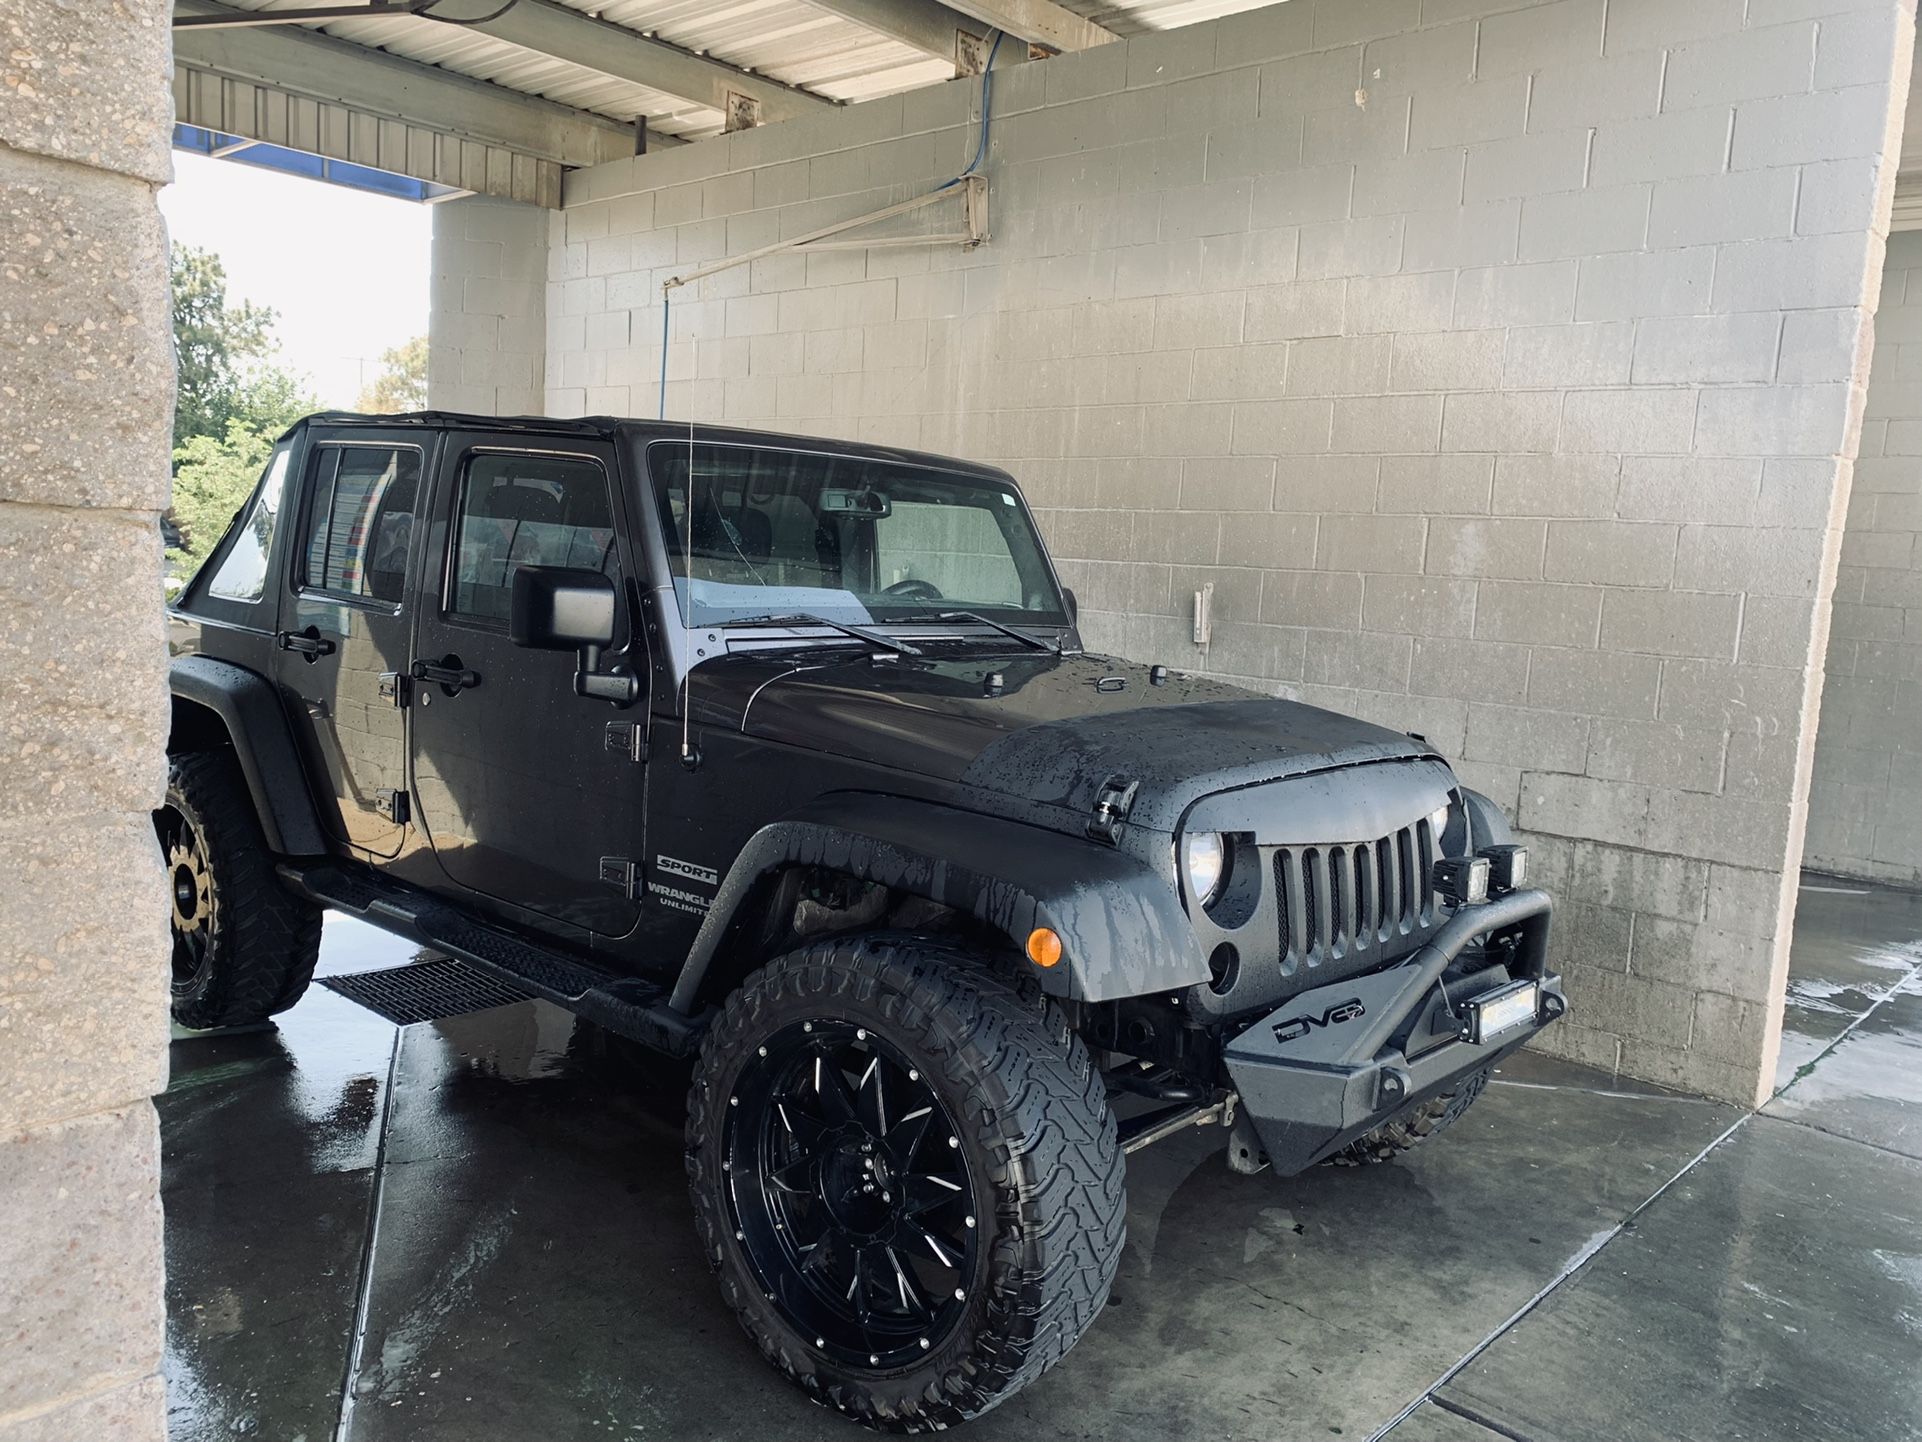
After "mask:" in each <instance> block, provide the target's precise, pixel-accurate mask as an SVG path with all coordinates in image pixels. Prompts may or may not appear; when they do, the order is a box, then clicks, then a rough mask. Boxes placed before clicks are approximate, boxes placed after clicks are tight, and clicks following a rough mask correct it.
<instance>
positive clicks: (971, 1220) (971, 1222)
mask: <svg viewBox="0 0 1922 1442" xmlns="http://www.w3.org/2000/svg"><path fill="white" fill-rule="evenodd" d="M968 1225H969V1226H970V1227H972V1226H973V1225H974V1218H973V1217H969V1218H968Z"/></svg>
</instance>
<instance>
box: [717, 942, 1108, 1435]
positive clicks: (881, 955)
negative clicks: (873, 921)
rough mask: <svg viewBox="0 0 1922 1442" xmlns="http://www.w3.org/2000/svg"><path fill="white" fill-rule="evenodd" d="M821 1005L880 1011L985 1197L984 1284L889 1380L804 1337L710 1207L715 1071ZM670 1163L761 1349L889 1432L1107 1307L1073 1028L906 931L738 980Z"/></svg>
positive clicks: (1095, 1152) (1021, 1362) (1012, 1380)
mask: <svg viewBox="0 0 1922 1442" xmlns="http://www.w3.org/2000/svg"><path fill="white" fill-rule="evenodd" d="M822 1015H830V1016H836V1017H841V1018H852V1019H855V1020H860V1021H863V1022H864V1023H865V1024H869V1025H873V1024H874V1022H875V1021H877V1020H879V1021H880V1022H881V1023H882V1025H881V1027H877V1031H879V1033H880V1034H881V1035H883V1036H886V1037H887V1038H888V1039H889V1040H890V1041H891V1042H892V1043H894V1044H896V1045H903V1044H905V1046H906V1047H908V1048H912V1049H913V1050H914V1051H915V1052H918V1053H920V1056H921V1059H922V1061H923V1065H924V1067H925V1068H926V1070H927V1072H928V1074H929V1075H930V1076H940V1077H941V1078H943V1079H944V1081H945V1083H946V1085H945V1086H943V1087H941V1088H939V1090H940V1091H941V1093H942V1094H943V1098H944V1102H945V1103H946V1104H947V1105H948V1107H949V1109H950V1111H951V1112H952V1114H953V1115H954V1116H955V1117H956V1119H957V1121H958V1122H959V1129H960V1130H961V1132H962V1134H963V1137H964V1143H963V1144H964V1145H966V1146H968V1147H969V1156H970V1162H971V1165H972V1166H973V1167H975V1168H976V1170H977V1175H980V1174H982V1173H985V1175H986V1178H987V1181H988V1184H989V1187H990V1189H991V1190H992V1192H993V1193H994V1199H995V1200H994V1206H993V1213H994V1223H993V1226H992V1229H991V1231H990V1233H989V1234H988V1235H984V1237H983V1241H984V1243H986V1244H987V1255H986V1278H985V1286H983V1287H980V1288H978V1289H977V1295H976V1296H975V1298H974V1299H973V1300H972V1301H971V1302H970V1304H969V1309H968V1312H967V1313H966V1315H965V1316H964V1318H963V1319H962V1321H961V1322H960V1324H959V1325H958V1326H957V1328H956V1330H955V1332H954V1333H953V1334H952V1335H951V1336H950V1337H949V1339H948V1340H947V1341H946V1342H945V1343H943V1344H942V1345H941V1346H939V1347H937V1348H936V1349H935V1350H934V1351H933V1352H931V1353H930V1354H929V1356H928V1358H927V1359H926V1360H925V1361H924V1362H922V1363H921V1364H919V1365H917V1366H913V1367H909V1368H906V1369H902V1370H899V1371H896V1372H891V1373H875V1374H851V1373H849V1372H847V1371H846V1370H844V1369H841V1368H838V1367H836V1366H835V1365H834V1364H833V1363H832V1362H831V1361H830V1360H828V1359H826V1358H824V1357H822V1356H821V1355H820V1354H819V1353H817V1352H815V1351H814V1350H813V1349H812V1348H811V1347H809V1346H807V1345H805V1342H806V1339H804V1338H801V1337H799V1336H797V1335H796V1334H795V1333H794V1332H793V1330H792V1328H791V1327H790V1325H789V1324H788V1323H787V1322H786V1321H785V1320H784V1319H783V1318H782V1317H781V1316H780V1315H779V1314H778V1313H777V1312H775V1311H774V1309H773V1308H772V1307H771V1306H770V1305H768V1303H767V1302H766V1300H765V1299H764V1297H763V1295H762V1294H761V1292H760V1290H759V1288H758V1286H757V1284H756V1282H755V1280H754V1276H753V1273H752V1272H750V1271H749V1270H748V1268H747V1266H746V1263H745V1262H744V1261H743V1260H742V1259H741V1257H740V1254H739V1252H738V1251H737V1250H736V1244H735V1241H734V1233H733V1225H732V1223H731V1221H730V1220H729V1217H728V1213H727V1211H726V1204H725V1202H724V1201H723V1195H722V1194H723V1189H724V1188H723V1185H722V1179H721V1177H720V1174H719V1168H720V1150H721V1136H722V1129H721V1123H722V1121H723V1116H722V1114H723V1113H724V1112H725V1111H726V1110H727V1107H726V1098H727V1095H728V1092H729V1090H730V1088H731V1087H732V1085H733V1077H734V1076H735V1075H736V1074H737V1067H736V1066H735V1065H731V1063H735V1062H738V1061H739V1059H740V1058H741V1057H742V1056H743V1055H744V1054H751V1053H752V1052H753V1051H754V1048H755V1046H756V1045H758V1042H759V1039H760V1038H762V1037H764V1036H766V1035H768V1034H769V1033H770V1032H771V1031H773V1030H776V1029H778V1028H779V1027H781V1026H785V1025H787V1024H789V1023H791V1022H794V1021H798V1020H801V1019H804V1018H811V1017H819V1016H822ZM966 1103H972V1105H966ZM687 1170H688V1181H689V1190H690V1192H691V1194H692V1197H693V1202H694V1212H695V1218H696V1222H697V1224H698V1227H699V1230H700V1237H701V1244H702V1248H703V1251H704V1252H705V1254H706V1256H707V1259H708V1263H709V1265H710V1266H711V1267H712V1268H713V1269H714V1270H715V1271H716V1272H717V1273H718V1274H719V1276H720V1279H721V1286H722V1291H723V1293H724V1294H725V1297H726V1300H727V1302H728V1304H729V1306H731V1307H732V1308H733V1310H734V1313H735V1315H736V1316H737V1317H738V1318H739V1319H740V1322H741V1325H742V1326H743V1327H744V1328H745V1329H746V1331H747V1333H748V1335H749V1336H750V1337H752V1338H753V1339H754V1341H755V1343H756V1345H758V1346H759V1347H760V1349H761V1352H762V1353H763V1355H765V1356H766V1358H767V1359H768V1361H769V1362H771V1363H772V1364H773V1365H774V1366H775V1367H777V1368H778V1369H780V1370H781V1371H782V1372H783V1373H785V1374H786V1375H787V1376H788V1378H789V1379H790V1380H792V1381H793V1382H794V1383H795V1384H796V1385H798V1386H799V1387H801V1388H802V1389H803V1390H804V1391H805V1392H806V1393H807V1394H808V1395H809V1396H810V1397H812V1398H813V1399H814V1400H815V1401H816V1402H819V1403H821V1404H822V1405H824V1406H829V1407H833V1408H835V1409H837V1410H839V1411H841V1412H842V1413H844V1414H846V1415H847V1416H849V1417H851V1418H853V1419H855V1420H857V1421H859V1422H862V1423H864V1424H866V1425H867V1426H870V1427H874V1428H878V1429H882V1430H886V1431H890V1432H902V1433H914V1432H926V1431H934V1430H938V1429H940V1428H944V1427H950V1426H954V1425H956V1424H957V1423H960V1422H964V1421H966V1420H968V1419H970V1418H973V1417H977V1416H979V1415H981V1414H982V1413H983V1412H986V1411H987V1410H988V1409H990V1408H991V1407H994V1406H995V1405H996V1404H998V1403H1000V1402H1001V1401H1003V1400H1004V1399H1006V1398H1007V1397H1009V1396H1011V1395H1013V1394H1014V1393H1015V1392H1016V1391H1018V1390H1020V1389H1021V1388H1022V1387H1024V1386H1026V1385H1027V1384H1028V1383H1030V1382H1032V1381H1033V1380H1034V1379H1035V1378H1037V1377H1039V1376H1040V1375H1041V1374H1042V1373H1043V1372H1045V1371H1046V1370H1047V1369H1048V1368H1050V1367H1052V1366H1053V1365H1054V1364H1055V1363H1056V1362H1058V1361H1059V1360H1060V1359H1061V1358H1062V1357H1063V1356H1064V1355H1065V1354H1066V1353H1067V1351H1068V1349H1069V1348H1070V1347H1072V1346H1073V1345H1074V1344H1075V1342H1076V1341H1077V1340H1079V1339H1080V1337H1081V1335H1082V1333H1084V1332H1085V1331H1086V1330H1087V1328H1088V1327H1089V1325H1090V1324H1091V1323H1092V1322H1093V1321H1094V1319H1095V1317H1096V1316H1097V1315H1098V1314H1099V1312H1100V1310H1101V1308H1102V1306H1103V1304H1104V1303H1105V1302H1106V1300H1107V1297H1108V1289H1109V1286H1110V1284H1111V1283H1112V1282H1113V1280H1114V1274H1115V1268H1116V1266H1117V1264H1118V1262H1119V1260H1120V1257H1121V1251H1122V1246H1123V1243H1124V1241H1125V1237H1126V1217H1125V1211H1126V1208H1125V1198H1124V1193H1123V1175H1124V1158H1123V1156H1122V1152H1121V1148H1120V1146H1119V1144H1118V1142H1117V1138H1116V1133H1115V1121H1114V1116H1113V1114H1112V1112H1110V1111H1109V1109H1108V1104H1107V1097H1106V1089H1105V1087H1104V1085H1103V1082H1102V1077H1101V1074H1100V1072H1099V1071H1098V1070H1097V1069H1096V1068H1095V1066H1094V1064H1093V1061H1092V1059H1091V1058H1090V1057H1089V1055H1088V1052H1087V1049H1086V1048H1085V1047H1084V1046H1083V1045H1082V1043H1081V1040H1080V1038H1079V1037H1077V1036H1076V1035H1075V1034H1074V1032H1073V1031H1072V1030H1071V1029H1070V1028H1069V1026H1068V1024H1067V1022H1066V1020H1065V1018H1064V1017H1063V1016H1062V1014H1061V1012H1060V1010H1059V1008H1057V1007H1056V1006H1055V1005H1054V1004H1053V1003H1052V1002H1051V1001H1048V1000H1047V999H1046V998H1045V997H1043V996H1041V995H1040V994H1039V993H1032V992H1025V991H1024V989H1019V988H1017V986H1016V985H1015V984H1014V983H1013V982H1012V981H1011V980H1010V979H1008V978H1006V977H1003V976H997V975H995V974H994V972H993V971H991V970H990V969H989V968H988V967H987V966H986V965H985V964H984V963H983V960H982V959H981V958H980V957H978V956H976V955H974V954H972V953H970V952H968V951H966V950H964V949H962V948H960V947H957V946H956V945H955V944H954V943H953V942H952V941H944V940H942V939H939V938H935V937H928V936H922V935H909V934H898V933H865V934H856V935H849V936H840V937H833V938H827V939H823V940H821V941H818V942H815V943H813V944H811V945H809V946H806V947H804V948H802V949H801V950H798V951H795V952H791V953H789V954H788V955H785V956H782V957H779V958H777V959H776V960H774V961H772V962H770V963H768V964H767V965H766V966H764V967H762V968H761V969H760V970H759V971H756V972H754V973H753V974H752V975H750V976H749V977H748V978H747V979H746V980H745V981H744V982H743V983H742V984H741V986H740V987H739V988H738V989H737V990H736V991H735V992H734V994H733V995H732V996H730V997H729V998H728V1001H727V1004H726V1007H725V1009H724V1010H723V1012H722V1014H721V1016H720V1017H719V1018H718V1019H717V1021H716V1022H715V1023H714V1025H713V1027H712V1028H711V1029H710V1030H709V1032H708V1035H707V1037H706V1039H705V1041H704V1043H703V1047H702V1052H701V1060H700V1065H699V1067H698V1069H697V1071H696V1073H695V1078H694V1085H693V1088H692V1090H691V1092H690V1094H689V1099H688V1121H687Z"/></svg>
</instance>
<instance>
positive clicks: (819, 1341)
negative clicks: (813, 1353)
mask: <svg viewBox="0 0 1922 1442" xmlns="http://www.w3.org/2000/svg"><path fill="white" fill-rule="evenodd" d="M827 1344H828V1339H827V1338H826V1337H816V1338H815V1339H814V1345H815V1346H817V1347H825V1346H827Z"/></svg>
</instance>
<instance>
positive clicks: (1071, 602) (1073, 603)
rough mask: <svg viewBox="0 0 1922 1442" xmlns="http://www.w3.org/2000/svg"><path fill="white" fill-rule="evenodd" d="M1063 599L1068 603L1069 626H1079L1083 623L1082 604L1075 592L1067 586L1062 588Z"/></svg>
mask: <svg viewBox="0 0 1922 1442" xmlns="http://www.w3.org/2000/svg"><path fill="white" fill-rule="evenodd" d="M1061 599H1062V600H1064V601H1066V602H1067V603H1068V624H1069V625H1071V626H1075V625H1079V624H1080V623H1081V602H1079V601H1078V600H1076V599H1075V594H1074V592H1073V590H1071V589H1070V588H1069V587H1067V586H1063V587H1062V588H1061Z"/></svg>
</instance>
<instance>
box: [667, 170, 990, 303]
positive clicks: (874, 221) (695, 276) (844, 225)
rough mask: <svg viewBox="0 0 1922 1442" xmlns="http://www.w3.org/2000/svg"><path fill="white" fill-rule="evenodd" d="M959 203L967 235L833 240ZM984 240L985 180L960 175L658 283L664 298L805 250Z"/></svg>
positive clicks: (972, 244)
mask: <svg viewBox="0 0 1922 1442" xmlns="http://www.w3.org/2000/svg"><path fill="white" fill-rule="evenodd" d="M951 199H958V200H960V201H961V202H962V206H963V209H964V214H965V216H966V221H965V224H966V226H967V228H966V229H965V230H958V231H943V232H940V233H938V234H930V235H888V236H879V237H876V238H873V239H869V240H858V239H855V240H847V239H836V238H835V237H837V236H844V235H845V234H846V233H847V232H848V231H850V230H855V229H858V228H859V227H861V226H864V225H878V224H879V223H880V222H882V221H884V220H892V219H894V218H895V217H896V216H897V215H908V214H911V213H912V212H914V211H917V210H924V209H926V208H927V207H928V206H930V205H936V204H938V203H940V202H941V201H943V200H951ZM987 238H988V178H987V176H985V175H964V176H962V177H961V178H960V180H959V181H951V182H949V183H948V184H947V185H944V186H941V187H940V188H939V189H936V190H930V191H928V192H927V193H926V194H925V195H917V196H915V197H914V198H913V199H912V200H902V201H897V202H896V203H895V204H893V205H884V206H882V207H881V208H880V209H879V210H870V211H867V212H866V213H865V214H862V215H856V216H851V217H849V218H848V219H846V220H837V221H835V222H834V223H833V224H832V225H824V226H822V227H820V229H818V230H810V231H808V232H807V233H806V234H804V235H797V236H794V237H792V238H791V239H788V240H777V241H775V242H774V243H773V244H772V245H763V246H760V247H758V248H757V249H754V250H749V251H744V252H742V253H741V254H740V255H733V256H729V257H728V258H727V259H726V260H717V261H715V262H714V263H713V264H712V265H704V266H701V267H700V268H699V269H698V270H690V271H688V272H687V273H686V274H685V275H676V276H671V277H669V278H668V279H667V280H664V281H662V282H661V290H662V291H663V293H665V292H667V291H670V290H673V289H675V288H676V287H678V286H683V285H692V284H693V283H694V282H695V281H697V280H705V279H706V278H707V277H708V276H710V275H719V274H720V273H721V272H722V271H724V270H733V269H735V268H736V267H737V266H743V265H748V264H751V263H752V262H754V261H757V260H761V259H763V258H764V257H766V256H770V255H782V254H785V253H786V252H788V251H794V250H799V251H809V250H870V249H881V248H883V247H895V246H904V245H960V246H965V247H966V248H968V249H970V250H972V249H973V248H974V247H975V246H977V245H980V244H981V243H982V242H984V241H985V240H987Z"/></svg>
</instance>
